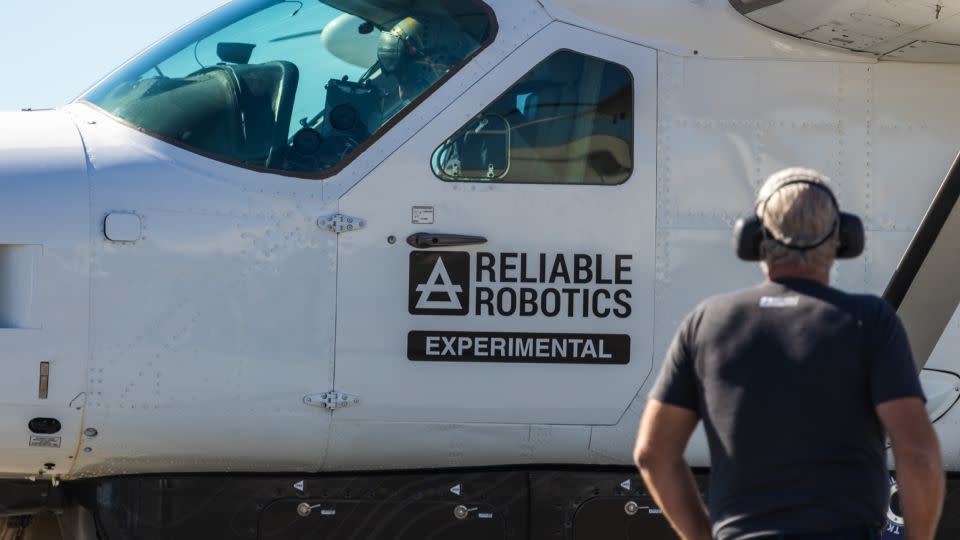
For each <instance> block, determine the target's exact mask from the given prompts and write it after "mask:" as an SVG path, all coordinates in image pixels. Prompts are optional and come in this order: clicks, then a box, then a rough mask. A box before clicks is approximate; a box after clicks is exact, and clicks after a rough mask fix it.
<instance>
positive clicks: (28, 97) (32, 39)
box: [0, 0, 224, 111]
mask: <svg viewBox="0 0 960 540" xmlns="http://www.w3.org/2000/svg"><path fill="white" fill-rule="evenodd" d="M3 3H4V6H3V13H2V15H0V68H2V73H3V76H0V111H7V110H19V109H21V108H24V107H33V108H43V107H56V106H59V105H63V104H65V103H67V102H69V101H70V100H72V99H73V98H75V97H77V96H78V95H79V94H80V93H81V92H83V91H84V90H86V89H87V88H88V87H89V86H90V85H91V84H93V83H95V82H97V81H98V80H99V79H100V78H101V77H103V76H104V75H106V74H107V73H109V72H110V71H112V70H113V69H114V68H116V67H117V66H119V65H120V64H122V63H123V62H125V61H126V60H128V59H129V58H130V57H132V56H133V55H135V54H136V53H138V52H140V51H141V50H142V49H144V48H146V47H147V46H149V45H150V44H151V43H153V42H154V41H156V40H157V39H159V38H161V37H163V36H164V35H166V34H167V33H169V32H171V31H173V30H175V29H176V28H178V27H180V26H181V25H183V24H184V23H187V22H189V21H191V20H193V19H195V18H196V17H198V16H200V15H203V14H204V13H206V12H208V11H210V10H211V9H213V8H215V7H217V6H219V5H220V4H222V3H224V0H163V1H152V2H144V1H143V0H93V1H90V2H78V1H77V0H31V1H19V2H13V1H5V2H3Z"/></svg>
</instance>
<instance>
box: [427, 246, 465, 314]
mask: <svg viewBox="0 0 960 540" xmlns="http://www.w3.org/2000/svg"><path fill="white" fill-rule="evenodd" d="M417 292H419V293H420V299H419V300H417V309H463V306H462V305H461V304H460V300H459V297H458V295H459V294H460V293H462V292H463V287H461V286H460V285H455V284H454V283H453V282H452V281H450V274H449V273H448V272H447V267H446V266H444V265H443V257H441V258H439V259H437V264H436V265H435V266H434V267H433V271H432V272H430V277H429V278H427V282H426V283H424V284H422V285H417ZM436 294H439V295H440V296H444V297H446V300H430V298H431V297H432V296H434V295H436Z"/></svg>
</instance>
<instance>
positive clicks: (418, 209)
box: [413, 206, 434, 225]
mask: <svg viewBox="0 0 960 540" xmlns="http://www.w3.org/2000/svg"><path fill="white" fill-rule="evenodd" d="M433 214H434V212H433V207H432V206H414V207H413V224H414V225H433V218H434V215H433Z"/></svg>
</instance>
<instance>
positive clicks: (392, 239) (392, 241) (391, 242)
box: [387, 235, 397, 245]
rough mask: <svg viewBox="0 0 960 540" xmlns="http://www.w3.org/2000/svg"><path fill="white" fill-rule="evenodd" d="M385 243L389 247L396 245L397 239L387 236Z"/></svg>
mask: <svg viewBox="0 0 960 540" xmlns="http://www.w3.org/2000/svg"><path fill="white" fill-rule="evenodd" d="M387 243H388V244H390V245H393V244H396V243H397V237H396V236H393V235H390V236H388V237H387Z"/></svg>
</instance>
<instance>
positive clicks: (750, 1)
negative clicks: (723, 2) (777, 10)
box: [730, 0, 783, 15]
mask: <svg viewBox="0 0 960 540" xmlns="http://www.w3.org/2000/svg"><path fill="white" fill-rule="evenodd" d="M780 2H783V0H730V5H731V6H733V9H735V10H737V11H739V12H740V13H742V14H744V15H746V14H747V13H750V12H752V11H756V10H758V9H763V8H765V7H770V6H773V5H776V4H779V3H780Z"/></svg>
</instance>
